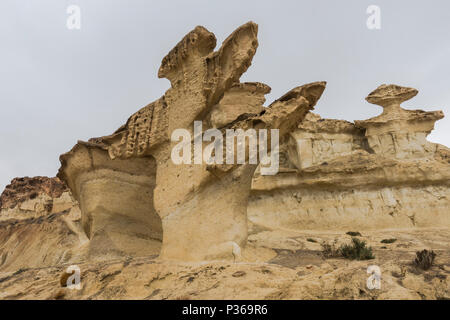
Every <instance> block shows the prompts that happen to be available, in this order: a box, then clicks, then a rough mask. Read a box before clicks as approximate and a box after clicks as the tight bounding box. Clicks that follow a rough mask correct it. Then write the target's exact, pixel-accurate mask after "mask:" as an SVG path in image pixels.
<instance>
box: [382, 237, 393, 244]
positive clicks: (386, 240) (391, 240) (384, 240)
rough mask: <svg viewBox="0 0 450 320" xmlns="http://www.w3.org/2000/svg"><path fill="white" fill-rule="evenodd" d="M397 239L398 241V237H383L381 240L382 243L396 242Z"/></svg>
mask: <svg viewBox="0 0 450 320" xmlns="http://www.w3.org/2000/svg"><path fill="white" fill-rule="evenodd" d="M395 241H397V239H394V238H392V239H383V240H381V243H394V242H395Z"/></svg>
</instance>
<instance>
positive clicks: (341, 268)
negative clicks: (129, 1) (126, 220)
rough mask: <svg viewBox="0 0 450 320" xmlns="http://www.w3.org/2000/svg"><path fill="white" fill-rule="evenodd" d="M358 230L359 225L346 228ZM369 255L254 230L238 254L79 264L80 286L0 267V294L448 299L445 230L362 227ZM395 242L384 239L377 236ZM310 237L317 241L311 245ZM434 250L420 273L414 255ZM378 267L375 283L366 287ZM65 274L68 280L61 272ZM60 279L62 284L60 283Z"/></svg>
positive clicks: (55, 275)
mask: <svg viewBox="0 0 450 320" xmlns="http://www.w3.org/2000/svg"><path fill="white" fill-rule="evenodd" d="M348 231H358V230H348ZM361 234H362V236H361V237H359V238H360V239H362V240H365V241H366V242H367V244H368V245H369V246H371V247H372V248H373V252H374V255H375V259H371V260H365V261H351V260H346V259H343V258H332V259H327V258H325V257H323V255H322V251H321V250H322V247H321V243H322V242H328V243H331V242H333V241H336V244H337V245H340V244H341V243H348V242H350V240H351V237H350V236H348V235H346V234H345V232H342V231H336V232H314V231H305V232H301V231H292V230H276V231H268V230H266V231H263V230H256V229H255V228H253V231H251V234H250V236H249V243H248V246H247V247H246V248H245V249H244V250H243V252H242V257H241V259H239V260H237V261H234V262H231V261H229V262H223V261H222V262H221V261H216V262H208V263H178V262H171V261H162V260H160V259H158V258H157V257H156V256H150V257H140V258H128V259H123V260H115V261H108V262H98V263H92V262H91V263H87V262H84V263H80V264H78V267H79V268H80V271H81V288H80V289H79V290H77V289H70V288H67V287H63V286H62V285H61V283H60V282H61V277H62V276H63V275H64V274H65V270H66V268H67V267H68V265H61V266H57V267H46V268H30V269H26V268H22V269H20V270H17V271H11V272H0V298H2V299H450V286H449V283H450V282H449V274H450V249H449V248H450V245H449V241H450V229H436V228H433V229H413V230H412V229H409V230H383V231H367V232H361ZM391 238H395V239H397V240H396V241H395V242H394V243H392V244H383V243H381V240H383V239H391ZM314 241H315V242H314ZM423 249H432V250H434V252H435V253H436V254H437V257H436V260H435V264H434V266H433V267H432V268H431V269H429V270H427V271H423V270H420V269H417V268H416V267H415V266H414V265H413V263H412V261H413V260H414V258H415V252H416V251H418V250H423ZM371 265H376V266H379V268H380V271H381V280H380V281H381V282H380V284H381V288H380V289H369V288H368V287H367V278H368V277H369V276H370V274H368V273H367V268H368V267H369V266H371ZM66 278H67V277H66ZM63 282H64V281H63Z"/></svg>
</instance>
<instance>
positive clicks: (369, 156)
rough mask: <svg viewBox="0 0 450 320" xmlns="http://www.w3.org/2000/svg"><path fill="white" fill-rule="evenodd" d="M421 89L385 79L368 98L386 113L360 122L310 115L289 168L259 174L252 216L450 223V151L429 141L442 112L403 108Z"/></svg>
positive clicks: (383, 224)
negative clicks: (398, 84) (402, 104)
mask: <svg viewBox="0 0 450 320" xmlns="http://www.w3.org/2000/svg"><path fill="white" fill-rule="evenodd" d="M416 94H417V90H416V89H412V88H406V87H400V86H397V85H381V86H380V87H378V88H377V89H376V90H375V91H373V92H372V93H370V94H369V96H368V97H367V101H368V102H370V103H374V104H377V105H380V106H382V107H383V113H382V114H381V115H379V116H377V117H374V118H371V119H368V120H364V121H355V123H350V122H347V121H342V120H330V119H321V118H320V117H319V116H318V115H314V114H309V115H308V116H307V117H306V119H305V121H303V122H302V123H301V124H299V126H298V128H297V129H296V130H294V131H293V132H291V133H290V137H289V139H288V140H287V142H286V143H285V150H287V151H286V153H287V154H288V156H287V158H288V159H289V161H288V166H287V167H289V169H285V170H283V171H281V172H280V174H278V175H277V176H256V177H255V179H254V181H253V192H252V197H251V202H250V204H249V217H250V220H251V221H252V222H254V223H256V224H258V225H260V226H265V227H268V228H280V227H282V228H289V229H297V230H299V229H300V230H308V229H310V230H311V229H312V230H343V229H351V228H359V229H386V228H405V227H432V226H447V227H448V226H449V225H450V212H449V209H448V208H450V189H449V187H450V170H449V169H450V162H449V157H448V155H449V149H448V148H446V147H444V146H442V145H439V144H435V143H431V142H429V141H427V140H426V136H427V135H428V134H429V133H430V132H431V130H432V129H433V128H434V123H435V121H437V120H439V119H441V118H442V117H443V113H442V111H432V112H425V111H422V110H405V109H403V108H401V107H400V103H402V102H404V101H406V100H408V99H410V98H412V97H414V96H415V95H416ZM292 168H294V169H292Z"/></svg>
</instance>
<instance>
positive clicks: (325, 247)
mask: <svg viewBox="0 0 450 320" xmlns="http://www.w3.org/2000/svg"><path fill="white" fill-rule="evenodd" d="M321 245H322V255H323V256H324V257H325V258H337V257H343V258H346V259H350V260H369V259H374V258H375V256H374V255H373V253H372V248H371V247H367V246H366V242H365V241H362V240H359V239H358V238H352V243H351V244H343V245H341V246H340V247H339V248H337V247H336V240H335V241H334V242H333V243H332V244H329V243H322V244H321Z"/></svg>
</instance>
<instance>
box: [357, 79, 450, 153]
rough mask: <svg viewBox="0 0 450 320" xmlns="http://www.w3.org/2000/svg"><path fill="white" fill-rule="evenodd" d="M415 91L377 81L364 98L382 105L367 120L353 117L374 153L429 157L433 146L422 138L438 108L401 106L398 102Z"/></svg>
mask: <svg viewBox="0 0 450 320" xmlns="http://www.w3.org/2000/svg"><path fill="white" fill-rule="evenodd" d="M417 93H418V91H417V90H416V89H413V88H408V87H401V86H398V85H385V84H383V85H381V86H379V87H378V88H377V89H376V90H374V91H373V92H371V93H370V94H369V95H368V96H367V98H366V100H367V101H368V102H369V103H373V104H377V105H379V106H381V107H383V109H384V110H383V113H382V114H381V115H379V116H376V117H374V118H370V119H368V120H362V121H355V124H356V125H357V126H359V127H362V128H365V129H366V133H365V135H366V136H367V140H368V143H369V146H370V148H372V150H373V151H374V152H375V153H379V154H385V155H389V156H391V157H394V158H399V159H403V158H423V157H432V156H434V152H435V150H436V147H435V145H434V144H432V143H430V142H428V141H427V140H426V136H427V135H428V134H429V133H430V132H431V131H432V130H433V129H434V123H435V122H436V121H437V120H439V119H442V118H443V117H444V114H443V112H442V111H429V112H427V111H422V110H405V109H403V108H402V107H401V106H400V104H401V103H402V102H404V101H407V100H408V99H411V98H412V97H414V96H415V95H416V94H417Z"/></svg>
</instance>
